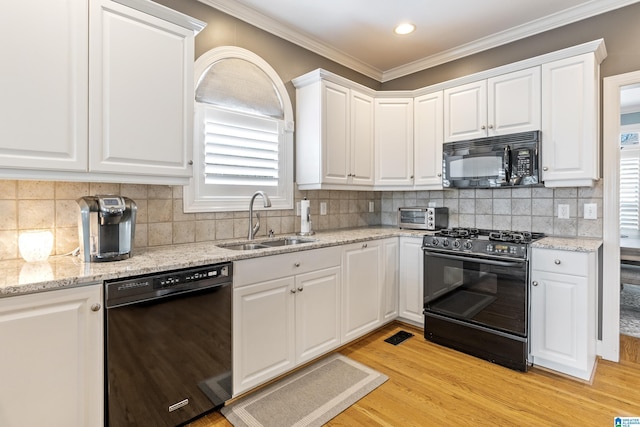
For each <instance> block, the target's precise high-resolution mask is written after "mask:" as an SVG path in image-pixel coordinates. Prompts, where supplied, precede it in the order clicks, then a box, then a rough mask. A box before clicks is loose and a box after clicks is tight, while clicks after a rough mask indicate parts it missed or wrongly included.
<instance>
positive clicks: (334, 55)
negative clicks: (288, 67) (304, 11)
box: [198, 0, 382, 82]
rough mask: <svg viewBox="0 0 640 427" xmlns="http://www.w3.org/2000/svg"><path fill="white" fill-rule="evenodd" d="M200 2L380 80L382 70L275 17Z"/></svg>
mask: <svg viewBox="0 0 640 427" xmlns="http://www.w3.org/2000/svg"><path fill="white" fill-rule="evenodd" d="M198 1H199V2H200V3H204V4H206V5H209V6H211V7H213V8H215V9H218V10H219V11H221V12H224V13H226V14H227V15H231V16H233V17H234V18H238V19H240V20H241V21H244V22H246V23H248V24H251V25H253V26H255V27H258V28H260V29H261V30H264V31H266V32H268V33H271V34H273V35H275V36H278V37H280V38H282V39H284V40H286V41H288V42H291V43H293V44H296V45H298V46H300V47H303V48H305V49H307V50H310V51H311V52H314V53H316V54H318V55H320V56H323V57H325V58H327V59H330V60H332V61H334V62H337V63H338V64H340V65H344V66H345V67H347V68H351V69H352V70H354V71H357V72H359V73H361V74H364V75H365V76H367V77H370V78H372V79H374V80H376V81H378V82H380V81H382V70H380V69H378V68H376V67H373V66H371V65H369V64H366V63H365V62H363V61H361V60H359V59H357V58H354V57H353V56H351V55H349V54H347V53H345V52H342V51H341V50H338V49H336V48H334V47H332V46H330V45H328V44H326V43H323V42H321V41H319V40H318V39H316V38H314V37H312V36H310V35H308V34H305V33H303V32H301V31H297V30H294V29H293V28H291V27H288V26H286V25H283V24H282V23H280V22H278V21H276V20H275V19H272V18H269V17H268V16H265V15H263V14H261V13H258V12H257V11H255V10H254V9H251V8H249V7H247V6H245V5H243V4H240V3H238V2H236V1H233V0H198Z"/></svg>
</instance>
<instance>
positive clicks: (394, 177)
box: [374, 98, 413, 187]
mask: <svg viewBox="0 0 640 427" xmlns="http://www.w3.org/2000/svg"><path fill="white" fill-rule="evenodd" d="M374 139H375V164H376V167H375V185H376V187H381V186H412V185H413V98H376V100H375V137H374Z"/></svg>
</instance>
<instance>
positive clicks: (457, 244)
mask: <svg viewBox="0 0 640 427" xmlns="http://www.w3.org/2000/svg"><path fill="white" fill-rule="evenodd" d="M543 237H544V233H532V232H530V231H506V230H482V229H477V228H447V229H443V230H440V231H437V232H436V233H434V234H430V235H425V236H424V237H423V240H422V246H423V248H425V249H427V248H428V249H429V250H434V251H442V252H460V253H463V254H469V255H475V256H483V255H485V256H488V257H500V258H505V257H507V258H519V259H526V258H527V257H528V253H529V251H528V247H529V244H530V243H531V242H534V241H536V240H539V239H541V238H543Z"/></svg>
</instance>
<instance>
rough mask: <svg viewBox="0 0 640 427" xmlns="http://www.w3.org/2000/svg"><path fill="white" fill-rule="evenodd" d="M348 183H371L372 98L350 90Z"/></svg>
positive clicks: (372, 171)
mask: <svg viewBox="0 0 640 427" xmlns="http://www.w3.org/2000/svg"><path fill="white" fill-rule="evenodd" d="M350 107H351V123H350V125H351V153H350V158H351V162H350V163H351V167H350V172H349V174H350V175H351V177H350V178H351V179H350V180H349V183H350V184H353V185H362V186H372V185H373V173H374V166H373V154H374V153H373V152H374V150H373V134H374V125H373V123H374V122H373V120H374V119H373V118H374V102H373V98H372V97H370V96H368V95H365V94H363V93H359V92H356V91H355V90H353V89H352V90H351V105H350Z"/></svg>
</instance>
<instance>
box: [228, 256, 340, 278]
mask: <svg viewBox="0 0 640 427" xmlns="http://www.w3.org/2000/svg"><path fill="white" fill-rule="evenodd" d="M341 255H342V251H341V249H340V246H332V247H329V248H322V249H312V250H307V251H299V252H292V253H288V254H279V255H272V256H264V257H259V258H252V259H247V260H242V261H236V262H235V263H234V264H235V265H234V269H233V286H234V288H237V287H240V286H244V285H250V284H252V283H257V282H264V281H266V280H272V279H277V278H281V277H287V276H292V275H295V274H301V273H308V272H310V271H316V270H321V269H323V268H329V267H336V266H339V265H340V261H341Z"/></svg>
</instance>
